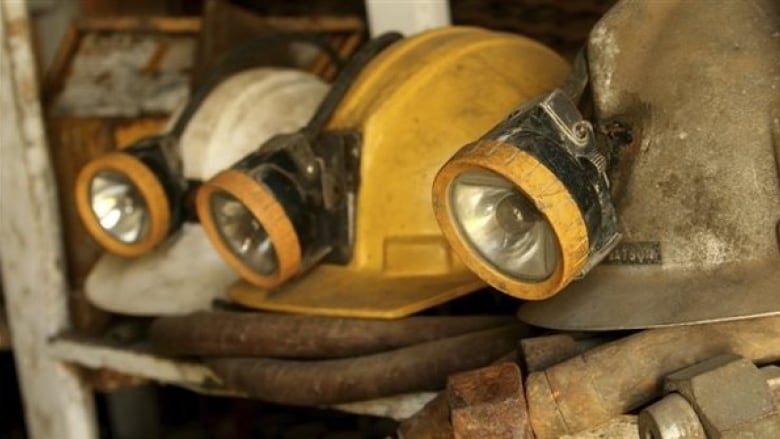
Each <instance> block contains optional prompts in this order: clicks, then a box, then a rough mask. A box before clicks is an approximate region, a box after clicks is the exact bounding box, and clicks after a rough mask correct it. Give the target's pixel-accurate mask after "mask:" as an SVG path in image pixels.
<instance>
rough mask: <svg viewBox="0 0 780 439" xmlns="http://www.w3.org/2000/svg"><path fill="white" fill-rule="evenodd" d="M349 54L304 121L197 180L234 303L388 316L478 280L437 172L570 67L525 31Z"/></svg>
mask: <svg viewBox="0 0 780 439" xmlns="http://www.w3.org/2000/svg"><path fill="white" fill-rule="evenodd" d="M356 57H357V59H358V60H360V61H359V62H356V63H353V64H352V67H354V68H352V69H350V64H348V65H347V66H345V68H344V71H345V72H348V73H350V74H348V75H342V76H340V77H339V78H338V79H337V81H336V84H335V85H334V88H333V91H332V93H331V95H329V96H328V97H326V98H325V101H324V103H323V106H322V107H321V108H320V110H318V113H317V114H318V115H317V116H315V118H314V119H313V123H311V124H310V125H309V126H308V127H307V129H304V130H301V131H300V132H298V133H294V134H290V135H287V136H278V137H276V138H274V139H271V140H270V141H269V142H267V143H266V144H265V145H263V146H262V147H261V148H260V149H258V151H257V152H255V153H253V154H250V155H248V156H247V157H245V158H244V159H242V160H241V161H239V162H238V163H237V164H235V165H234V166H232V167H231V168H230V169H228V170H226V171H224V172H222V173H220V174H219V175H217V176H216V177H214V178H213V179H211V180H209V181H207V182H205V183H204V184H203V186H202V187H201V189H200V190H199V193H198V198H197V208H198V214H199V217H200V220H201V222H202V223H203V225H204V228H205V229H206V231H207V233H208V234H209V237H210V238H211V239H212V242H213V243H214V245H215V247H216V248H217V249H218V250H219V252H220V253H221V254H222V255H223V257H224V258H225V260H226V261H228V263H230V264H231V266H232V267H234V268H235V269H236V270H237V271H238V272H239V273H240V274H241V275H242V277H243V278H244V280H245V281H244V282H241V283H239V284H237V285H236V286H234V287H233V288H232V289H231V297H232V298H233V299H234V300H236V301H237V302H239V303H241V304H243V305H247V306H250V307H256V308H261V309H269V310H278V311H291V312H302V313H309V314H328V315H342V316H352V317H375V318H395V317H401V316H404V315H408V314H410V313H413V312H416V311H419V310H421V309H424V308H426V307H429V306H433V305H436V304H439V303H441V302H444V301H446V300H449V299H452V298H454V297H456V296H458V295H462V294H465V293H467V292H470V291H473V290H475V289H478V288H481V287H482V286H483V285H484V284H483V283H482V282H481V281H480V280H479V279H478V278H477V277H476V276H474V275H473V274H472V273H471V272H470V271H469V270H468V269H467V268H466V267H465V266H464V265H463V264H462V263H461V262H460V260H459V258H458V256H457V255H456V254H455V253H454V252H453V251H452V249H451V247H450V246H449V245H448V243H447V241H446V240H445V239H444V237H443V236H442V234H441V232H440V230H439V228H438V227H437V225H436V221H435V219H434V215H433V212H432V210H431V199H430V192H429V187H430V184H431V182H432V180H433V176H434V174H435V173H436V171H437V169H438V168H439V167H440V166H441V164H442V163H443V162H444V161H445V160H446V159H447V158H448V157H449V156H450V155H452V153H454V152H455V150H456V149H457V148H458V147H460V146H461V145H463V144H464V143H466V142H467V141H468V140H470V139H473V138H475V137H477V136H478V135H479V134H481V133H483V132H484V131H486V130H487V129H489V128H490V127H491V126H493V125H494V124H495V123H496V122H497V121H498V120H499V119H500V118H501V117H502V116H503V115H504V114H505V113H506V112H507V111H509V110H510V109H511V108H513V107H514V106H516V105H518V104H520V103H522V102H525V101H527V100H528V99H530V98H532V97H534V96H537V95H539V94H541V93H543V92H545V91H549V90H552V89H553V88H555V87H556V86H557V85H559V84H561V83H562V81H563V80H564V78H565V76H566V74H567V72H568V66H567V64H566V63H565V62H564V61H563V60H562V59H561V58H560V57H559V56H557V55H556V54H555V53H553V52H552V51H551V50H549V49H547V48H545V47H544V46H542V45H540V44H538V43H536V42H533V41H531V40H529V39H527V38H524V37H521V36H517V35H509V34H504V33H498V32H491V31H487V30H480V29H476V28H464V27H449V28H442V29H437V30H432V31H428V32H425V33H422V34H419V35H417V36H414V37H410V38H405V39H399V38H398V37H388V36H386V37H382V38H380V39H379V40H378V41H374V42H373V43H369V46H367V48H365V49H364V50H362V51H360V52H358V54H357V56H356ZM355 66H357V67H355ZM344 78H346V79H344ZM312 126H314V128H312Z"/></svg>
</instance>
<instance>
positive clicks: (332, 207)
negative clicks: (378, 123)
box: [196, 132, 359, 288]
mask: <svg viewBox="0 0 780 439" xmlns="http://www.w3.org/2000/svg"><path fill="white" fill-rule="evenodd" d="M358 142H359V139H358V137H357V135H355V134H349V133H323V134H321V135H319V136H318V137H316V140H315V141H314V142H312V141H310V140H309V137H308V136H307V135H305V134H304V133H302V132H298V133H295V134H286V135H280V136H277V137H275V138H273V139H271V140H270V141H269V142H268V143H266V144H265V145H264V146H263V148H261V149H260V150H258V151H256V152H254V153H252V154H250V155H248V156H247V157H245V158H244V159H242V160H241V161H239V162H238V163H236V164H235V165H233V166H232V167H231V168H229V169H227V170H225V171H223V172H221V173H219V174H217V175H216V176H215V177H214V178H213V179H211V180H209V181H207V182H206V183H204V184H203V186H202V187H201V188H200V190H199V191H198V195H197V200H196V204H197V211H198V217H199V218H200V221H201V224H203V227H204V229H205V230H206V233H207V234H208V236H209V237H210V238H211V240H212V242H213V243H214V246H215V247H216V249H217V250H218V251H219V253H220V254H221V255H222V256H223V258H224V259H225V260H226V261H227V262H228V263H229V264H230V265H231V266H232V267H233V268H234V269H235V270H236V271H237V272H239V273H240V274H241V275H242V277H244V278H245V279H246V280H248V281H249V282H251V283H253V284H255V285H258V286H262V287H266V288H271V287H273V286H276V285H279V284H280V283H282V282H284V281H285V280H287V279H289V278H291V277H292V276H294V275H295V274H297V273H298V272H300V271H302V270H305V269H306V268H308V267H310V266H312V265H314V264H315V263H316V262H319V261H321V260H323V259H325V260H327V261H331V262H339V261H345V260H348V259H349V252H350V251H351V250H350V249H351V246H352V245H351V236H350V235H351V234H350V233H349V231H347V230H345V227H344V224H348V223H351V222H352V221H351V220H350V218H351V212H352V208H351V205H352V201H353V200H354V195H355V190H356V184H355V183H356V181H357V169H358V166H357V165H358V163H359V162H358V157H357V154H358V148H357V146H358Z"/></svg>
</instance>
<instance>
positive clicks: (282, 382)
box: [206, 325, 527, 406]
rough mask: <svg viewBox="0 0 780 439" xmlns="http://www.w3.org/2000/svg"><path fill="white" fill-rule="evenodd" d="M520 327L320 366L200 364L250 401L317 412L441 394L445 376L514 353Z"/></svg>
mask: <svg viewBox="0 0 780 439" xmlns="http://www.w3.org/2000/svg"><path fill="white" fill-rule="evenodd" d="M526 334H527V328H526V327H525V326H523V325H512V326H505V327H502V328H496V329H489V330H486V331H480V332H474V333H470V334H464V335H459V336H457V337H451V338H446V339H442V340H436V341H432V342H427V343H422V344H419V345H414V346H410V347H405V348H401V349H397V350H394V351H389V352H383V353H380V354H373V355H368V356H363V357H354V358H344V359H338V360H324V361H290V360H275V359H266V358H216V359H206V363H207V364H208V365H209V366H211V367H212V368H213V370H214V372H215V373H216V374H217V375H218V376H219V377H220V378H222V379H223V381H224V382H225V384H226V385H228V386H229V387H231V388H234V389H236V390H239V391H242V392H245V393H247V395H248V396H250V397H253V398H258V399H262V400H265V401H268V402H273V403H278V404H288V405H301V406H318V405H327V404H338V403H345V402H354V401H362V400H368V399H374V398H379V397H383V396H390V395H397V394H402V393H408V392H417V391H426V390H439V389H443V388H444V385H445V383H446V380H447V376H449V375H451V374H453V373H456V372H461V371H464V370H471V369H475V368H478V367H482V366H485V365H487V364H490V363H491V362H492V361H493V360H495V359H496V358H499V357H501V356H502V355H505V354H506V353H507V352H509V351H512V350H514V349H516V347H517V341H518V339H520V338H522V337H523V336H524V335H526Z"/></svg>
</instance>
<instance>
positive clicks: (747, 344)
mask: <svg viewBox="0 0 780 439" xmlns="http://www.w3.org/2000/svg"><path fill="white" fill-rule="evenodd" d="M724 353H735V354H739V355H741V356H743V357H746V358H749V359H751V360H752V361H754V362H756V363H766V362H772V361H776V360H778V359H780V317H778V316H773V317H763V318H757V319H750V320H741V321H733V322H722V323H713V324H707V325H696V326H680V327H673V328H661V329H652V330H647V331H643V332H639V333H636V334H634V335H631V336H629V337H626V338H624V339H621V340H619V341H615V342H612V343H608V344H605V345H602V346H600V347H598V348H596V349H594V350H592V351H589V352H586V353H584V354H582V355H578V356H576V357H574V358H571V359H569V360H567V361H565V362H563V363H559V364H557V365H555V366H552V367H550V368H548V369H546V370H545V371H542V372H534V373H532V374H530V375H529V376H528V379H527V382H526V391H527V394H528V395H527V397H528V406H529V414H530V418H531V425H532V426H533V429H534V432H535V433H536V435H537V437H538V438H539V439H546V438H553V437H559V436H561V435H564V434H571V433H576V432H578V431H581V430H584V429H587V428H590V427H593V426H596V425H598V424H600V423H602V422H604V421H607V420H609V419H610V418H612V417H614V416H616V415H619V414H622V413H627V412H629V411H631V410H633V409H635V408H637V407H639V406H641V405H643V404H644V403H647V402H649V401H650V400H652V399H653V398H655V397H657V396H660V394H661V390H662V389H661V387H662V382H663V377H664V376H666V375H668V374H669V373H671V372H674V371H675V370H678V369H681V368H683V367H687V366H690V365H692V364H695V363H698V362H700V361H703V360H706V359H707V358H710V357H713V356H716V355H719V354H724Z"/></svg>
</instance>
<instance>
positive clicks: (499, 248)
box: [450, 171, 560, 282]
mask: <svg viewBox="0 0 780 439" xmlns="http://www.w3.org/2000/svg"><path fill="white" fill-rule="evenodd" d="M450 197H451V198H450V201H451V203H450V204H451V206H452V215H453V216H454V220H455V222H456V224H457V226H458V227H459V229H460V231H461V234H462V235H463V236H465V238H466V240H467V241H468V242H469V244H470V245H471V246H472V247H473V248H474V249H475V250H476V251H477V252H479V254H480V255H481V256H482V257H483V258H485V259H486V260H487V261H488V262H489V263H490V264H492V265H493V266H494V267H495V268H496V269H497V270H499V271H501V272H502V273H504V274H506V275H508V276H511V277H513V278H516V279H518V280H521V281H525V282H539V281H543V280H545V279H547V278H548V277H550V275H551V274H552V273H553V271H554V270H555V267H556V265H557V264H558V258H559V256H558V254H559V253H560V251H559V249H558V242H557V239H556V238H555V234H554V233H553V231H552V228H551V227H550V224H549V223H548V222H547V220H546V219H545V217H544V215H542V214H541V212H539V210H538V209H537V208H536V206H534V204H533V203H532V202H531V200H529V199H528V198H527V197H526V196H525V195H524V194H522V193H521V192H520V191H518V190H517V189H516V188H515V186H514V185H513V184H512V183H511V182H509V181H508V180H506V179H505V178H503V177H501V176H499V175H498V174H495V173H493V172H490V171H472V172H466V173H463V174H460V175H459V176H458V177H456V179H455V181H454V182H453V184H452V186H451V192H450Z"/></svg>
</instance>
